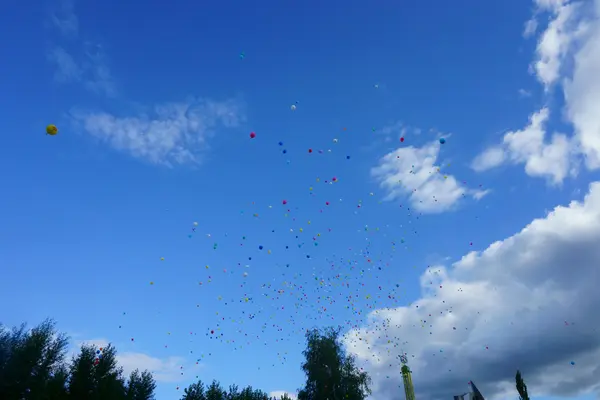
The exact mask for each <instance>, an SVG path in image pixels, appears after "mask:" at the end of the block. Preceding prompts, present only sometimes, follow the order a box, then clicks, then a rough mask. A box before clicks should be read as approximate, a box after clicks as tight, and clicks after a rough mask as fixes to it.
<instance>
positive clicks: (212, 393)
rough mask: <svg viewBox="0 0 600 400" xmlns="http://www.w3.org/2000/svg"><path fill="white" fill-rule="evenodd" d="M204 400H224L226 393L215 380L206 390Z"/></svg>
mask: <svg viewBox="0 0 600 400" xmlns="http://www.w3.org/2000/svg"><path fill="white" fill-rule="evenodd" d="M206 400H226V392H225V390H224V389H223V387H221V384H220V383H219V382H217V381H216V380H213V381H212V383H211V384H210V386H209V387H208V389H207V390H206Z"/></svg>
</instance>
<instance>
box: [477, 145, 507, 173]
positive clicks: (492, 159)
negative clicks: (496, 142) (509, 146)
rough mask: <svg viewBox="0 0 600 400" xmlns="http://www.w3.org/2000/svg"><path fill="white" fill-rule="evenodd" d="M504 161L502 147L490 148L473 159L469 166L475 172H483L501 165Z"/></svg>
mask: <svg viewBox="0 0 600 400" xmlns="http://www.w3.org/2000/svg"><path fill="white" fill-rule="evenodd" d="M504 160H505V156H504V149H503V148H502V147H498V146H496V147H490V148H488V149H486V150H485V151H484V152H483V153H481V154H480V155H478V156H477V157H475V160H473V163H472V165H471V166H472V168H473V169H474V170H475V171H485V170H488V169H490V168H494V167H497V166H499V165H502V163H503V162H504Z"/></svg>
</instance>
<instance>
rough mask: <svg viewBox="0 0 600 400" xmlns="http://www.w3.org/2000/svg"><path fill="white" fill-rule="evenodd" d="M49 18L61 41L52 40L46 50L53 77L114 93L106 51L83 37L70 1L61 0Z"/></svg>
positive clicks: (104, 92) (98, 91) (63, 81)
mask: <svg viewBox="0 0 600 400" xmlns="http://www.w3.org/2000/svg"><path fill="white" fill-rule="evenodd" d="M50 21H51V24H50V27H51V28H52V29H55V30H56V31H58V33H59V34H60V35H59V38H60V42H61V43H60V44H58V43H52V45H51V46H50V49H49V51H48V52H47V54H46V57H47V59H48V61H49V62H50V63H51V64H52V65H53V66H54V68H55V69H56V70H55V74H54V77H55V79H56V81H57V82H59V83H79V84H82V85H83V86H84V87H85V88H86V89H88V90H90V91H92V92H94V93H98V94H103V95H107V96H114V95H115V94H116V85H115V82H114V79H113V77H112V74H111V72H110V68H109V67H108V58H107V56H106V53H105V52H104V50H103V47H102V46H101V45H100V44H98V43H93V42H90V41H88V40H84V39H82V37H81V35H80V26H79V25H80V24H79V18H78V17H77V15H76V14H75V11H74V6H73V2H72V1H70V0H62V1H61V2H60V3H59V6H58V8H57V10H56V11H55V12H54V13H52V14H51V16H50Z"/></svg>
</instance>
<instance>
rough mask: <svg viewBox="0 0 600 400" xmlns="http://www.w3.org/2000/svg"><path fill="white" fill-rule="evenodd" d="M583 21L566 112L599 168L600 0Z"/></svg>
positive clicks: (568, 80)
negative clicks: (586, 19)
mask: <svg viewBox="0 0 600 400" xmlns="http://www.w3.org/2000/svg"><path fill="white" fill-rule="evenodd" d="M586 15H588V17H589V20H588V21H584V22H582V23H581V25H582V26H583V28H581V29H580V31H581V32H584V33H582V34H581V47H580V48H579V50H578V51H577V52H576V54H575V55H574V69H573V74H572V76H571V77H569V78H566V79H565V82H564V96H565V101H566V107H565V108H566V114H567V117H568V119H569V120H570V121H571V122H572V123H573V126H574V128H575V135H576V139H577V142H578V144H579V146H580V150H581V152H582V153H583V154H584V156H585V162H586V166H587V167H588V168H589V169H593V170H595V169H598V168H600V112H598V104H600V73H598V71H600V0H596V2H595V4H594V7H590V9H589V10H588V12H587V13H586Z"/></svg>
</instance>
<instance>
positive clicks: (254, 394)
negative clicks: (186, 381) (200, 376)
mask: <svg viewBox="0 0 600 400" xmlns="http://www.w3.org/2000/svg"><path fill="white" fill-rule="evenodd" d="M282 399H283V400H291V399H290V398H289V397H286V398H282ZM181 400H270V399H269V395H268V394H267V393H265V392H263V391H262V390H256V389H252V386H247V387H245V388H244V389H242V390H241V391H240V390H239V387H238V386H237V385H231V386H229V390H225V389H223V387H222V386H221V384H220V383H219V382H217V381H212V383H211V384H210V385H209V386H208V387H206V386H205V385H204V383H202V381H198V382H196V383H193V384H191V385H190V386H188V387H187V388H186V389H185V390H184V394H183V397H182V398H181Z"/></svg>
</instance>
